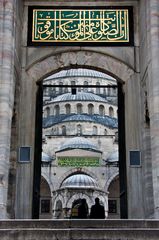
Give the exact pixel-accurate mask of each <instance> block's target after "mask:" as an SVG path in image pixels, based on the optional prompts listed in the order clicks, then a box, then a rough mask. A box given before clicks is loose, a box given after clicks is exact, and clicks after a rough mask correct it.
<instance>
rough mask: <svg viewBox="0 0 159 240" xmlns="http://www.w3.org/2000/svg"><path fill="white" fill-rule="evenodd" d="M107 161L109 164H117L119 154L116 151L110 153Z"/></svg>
mask: <svg viewBox="0 0 159 240" xmlns="http://www.w3.org/2000/svg"><path fill="white" fill-rule="evenodd" d="M107 161H108V162H109V163H111V162H112V163H113V162H118V161H119V152H118V150H116V151H114V152H112V153H111V154H110V156H109V157H108V159H107Z"/></svg>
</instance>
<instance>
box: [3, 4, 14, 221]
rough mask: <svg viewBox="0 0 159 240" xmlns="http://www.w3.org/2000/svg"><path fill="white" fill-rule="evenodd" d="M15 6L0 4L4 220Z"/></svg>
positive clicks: (4, 211)
mask: <svg viewBox="0 0 159 240" xmlns="http://www.w3.org/2000/svg"><path fill="white" fill-rule="evenodd" d="M14 6H15V0H1V1H0V218H1V219H2V218H3V219H5V218H7V211H6V205H7V191H8V169H9V155H10V134H11V119H12V107H13V103H14V72H13V71H14V64H13V62H14V18H13V15H14Z"/></svg>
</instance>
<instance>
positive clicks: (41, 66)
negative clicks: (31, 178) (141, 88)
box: [27, 49, 137, 217]
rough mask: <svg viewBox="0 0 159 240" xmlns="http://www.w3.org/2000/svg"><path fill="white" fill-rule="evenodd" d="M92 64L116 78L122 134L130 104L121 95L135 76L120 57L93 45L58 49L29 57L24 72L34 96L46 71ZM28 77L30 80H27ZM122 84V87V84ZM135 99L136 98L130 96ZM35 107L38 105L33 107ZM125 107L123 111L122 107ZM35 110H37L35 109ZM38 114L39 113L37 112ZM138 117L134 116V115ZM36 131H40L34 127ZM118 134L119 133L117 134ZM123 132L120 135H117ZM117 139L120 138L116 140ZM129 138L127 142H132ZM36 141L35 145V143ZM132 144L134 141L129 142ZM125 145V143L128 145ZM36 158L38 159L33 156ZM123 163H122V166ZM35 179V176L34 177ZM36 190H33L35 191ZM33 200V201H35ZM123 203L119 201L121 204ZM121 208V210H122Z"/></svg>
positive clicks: (83, 66)
mask: <svg viewBox="0 0 159 240" xmlns="http://www.w3.org/2000/svg"><path fill="white" fill-rule="evenodd" d="M97 59H98V60H99V61H97ZM79 67H82V68H91V69H95V70H98V71H101V72H105V73H108V74H110V75H111V76H114V77H115V78H116V79H117V80H118V86H119V87H118V89H119V98H120V104H121V106H120V109H121V113H120V112H119V113H118V114H119V116H121V119H120V117H119V119H120V120H119V122H120V124H121V125H122V127H121V129H122V132H121V134H123V136H125V134H124V131H123V129H124V128H125V124H124V113H125V112H126V114H127V115H128V113H129V111H131V110H132V109H131V108H128V104H127V103H126V101H125V99H124V97H126V99H128V92H129V90H130V87H131V84H132V85H133V86H134V79H135V77H136V74H135V72H134V71H133V69H132V68H131V67H129V66H128V65H126V64H125V63H123V62H122V61H119V60H116V59H115V58H114V57H111V56H109V55H107V54H106V53H99V52H95V51H94V50H93V49H91V51H84V50H83V51H69V52H66V49H65V52H60V53H57V54H55V55H52V56H45V57H43V58H41V59H39V60H38V61H35V62H34V61H32V63H31V64H30V65H29V66H27V76H29V79H30V81H31V82H32V86H33V89H34V91H33V96H34V97H33V99H35V92H36V91H37V89H38V95H41V94H42V88H41V86H40V81H41V80H42V79H43V78H44V77H46V76H48V75H49V74H51V73H53V72H57V71H59V70H61V69H68V68H79ZM28 81H29V80H28ZM36 83H39V86H36ZM123 86H124V88H123ZM37 99H39V96H38V97H37ZM132 99H133V96H131V101H132ZM133 100H135V99H133ZM124 103H126V106H125V108H124ZM37 104H38V105H39V109H40V101H38V100H37ZM134 104H136V105H137V102H135V103H134ZM36 109H37V110H38V108H36ZM125 109H126V111H125ZM37 112H38V111H37ZM37 116H38V113H37ZM38 119H39V118H38V117H37V121H38ZM136 121H137V119H136ZM136 121H134V122H133V124H132V122H131V125H130V124H129V123H130V122H129V121H127V122H126V128H127V126H129V128H133V127H134V124H135V123H136ZM38 124H39V127H40V123H39V122H38ZM37 132H39V131H38V130H37ZM119 135H120V134H119ZM120 136H122V135H120ZM120 136H119V138H120V139H121V151H123V154H120V156H121V158H122V159H124V160H123V163H122V168H121V171H122V170H123V169H124V170H123V173H122V174H123V179H124V180H123V183H122V186H123V189H122V191H121V193H122V196H123V199H125V200H124V201H126V198H125V196H124V195H126V186H125V185H124V184H126V181H125V179H126V172H127V170H126V161H125V149H124V148H123V146H124V145H125V142H122V141H125V140H124V138H123V137H120ZM134 137H135V136H134ZM36 142H37V144H38V145H39V140H38V139H37V140H36ZM119 142H120V141H119ZM131 142H132V141H130V144H129V145H131ZM38 145H37V146H38ZM132 145H133V144H132ZM127 148H128V146H127ZM35 149H36V144H35ZM37 156H38V153H37V155H35V159H38V158H40V156H39V157H37ZM35 162H37V160H35ZM120 162H122V160H120ZM124 164H125V167H123V166H124ZM36 179H37V178H36ZM34 192H36V191H34ZM34 202H35V201H34ZM121 205H122V204H121ZM123 206H124V207H125V206H126V204H123ZM123 212H124V211H123ZM123 217H127V213H126V211H125V213H124V216H123Z"/></svg>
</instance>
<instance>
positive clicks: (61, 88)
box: [59, 82, 63, 94]
mask: <svg viewBox="0 0 159 240" xmlns="http://www.w3.org/2000/svg"><path fill="white" fill-rule="evenodd" d="M59 85H60V87H59V93H60V94H62V93H63V87H62V86H63V82H59Z"/></svg>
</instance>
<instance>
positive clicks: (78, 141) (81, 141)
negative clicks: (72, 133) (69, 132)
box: [59, 137, 100, 152]
mask: <svg viewBox="0 0 159 240" xmlns="http://www.w3.org/2000/svg"><path fill="white" fill-rule="evenodd" d="M68 149H86V150H93V151H97V152H100V151H99V149H98V148H97V146H96V145H95V144H93V143H92V142H90V141H89V140H88V139H86V138H84V137H74V138H71V139H69V140H68V141H66V142H65V143H64V144H63V145H61V147H60V148H59V151H62V150H68Z"/></svg>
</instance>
